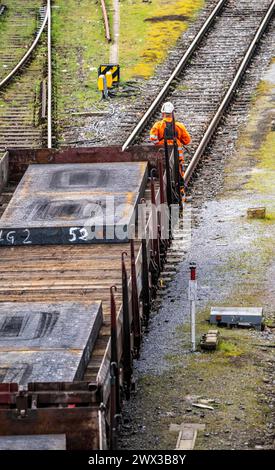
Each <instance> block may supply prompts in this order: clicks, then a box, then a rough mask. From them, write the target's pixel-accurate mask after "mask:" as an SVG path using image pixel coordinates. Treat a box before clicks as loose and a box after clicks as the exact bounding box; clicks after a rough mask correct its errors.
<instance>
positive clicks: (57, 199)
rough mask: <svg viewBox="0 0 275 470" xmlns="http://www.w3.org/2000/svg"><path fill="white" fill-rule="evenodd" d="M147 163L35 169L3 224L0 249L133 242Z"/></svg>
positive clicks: (31, 169) (0, 222) (29, 172)
mask: <svg viewBox="0 0 275 470" xmlns="http://www.w3.org/2000/svg"><path fill="white" fill-rule="evenodd" d="M146 183H147V163H146V162H125V163H101V164H99V163H94V164H93V163H91V164H67V165H30V166H29V168H28V170H27V171H26V173H25V175H24V177H23V179H22V181H21V182H20V184H19V185H18V187H17V190H16V191H15V193H14V196H13V198H12V200H11V201H10V203H9V205H8V207H7V209H6V210H5V212H4V214H3V216H2V218H1V220H0V245H4V246H12V245H31V244H54V243H58V244H78V243H82V244H83V243H103V242H105V243H106V242H110V243H113V242H127V241H128V240H129V228H130V227H131V226H132V225H133V224H134V222H135V208H136V206H137V203H138V201H139V200H140V198H141V197H142V196H143V192H144V190H145V186H146Z"/></svg>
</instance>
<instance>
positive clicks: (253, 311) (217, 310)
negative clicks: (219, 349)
mask: <svg viewBox="0 0 275 470" xmlns="http://www.w3.org/2000/svg"><path fill="white" fill-rule="evenodd" d="M210 323H211V324H215V325H226V326H236V327H252V328H256V329H258V330H260V329H261V328H262V325H263V309H262V308H261V307H254V308H253V307H212V308H211V314H210Z"/></svg>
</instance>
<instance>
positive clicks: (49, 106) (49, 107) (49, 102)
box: [47, 0, 52, 149]
mask: <svg viewBox="0 0 275 470" xmlns="http://www.w3.org/2000/svg"><path fill="white" fill-rule="evenodd" d="M47 11H48V83H47V85H48V93H47V94H48V99H47V119H48V126H47V142H48V148H49V149H51V148H52V40H51V0H47Z"/></svg>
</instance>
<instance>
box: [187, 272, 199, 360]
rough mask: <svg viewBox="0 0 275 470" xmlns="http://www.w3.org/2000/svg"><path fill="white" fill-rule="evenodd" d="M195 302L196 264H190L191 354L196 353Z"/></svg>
mask: <svg viewBox="0 0 275 470" xmlns="http://www.w3.org/2000/svg"><path fill="white" fill-rule="evenodd" d="M196 300H197V280H196V263H190V281H189V301H190V317H191V344H192V352H195V351H196Z"/></svg>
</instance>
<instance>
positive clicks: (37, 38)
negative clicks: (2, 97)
mask: <svg viewBox="0 0 275 470" xmlns="http://www.w3.org/2000/svg"><path fill="white" fill-rule="evenodd" d="M48 4H49V2H48ZM48 15H49V7H47V10H46V14H45V18H44V21H43V23H42V25H41V27H40V29H39V31H38V33H37V35H36V38H35V40H34V41H33V43H32V45H31V46H30V48H29V49H28V51H27V52H26V54H25V55H24V56H23V57H22V59H21V60H20V61H19V62H18V64H17V65H16V66H15V67H14V69H13V70H12V71H11V72H10V73H9V74H8V75H7V76H6V77H5V78H4V79H3V80H2V81H1V82H0V89H1V88H3V86H4V85H6V84H7V83H8V82H9V80H11V79H12V78H13V77H14V75H15V74H16V73H17V72H18V71H19V70H20V69H21V67H22V66H23V65H24V64H25V62H26V61H27V60H28V58H29V57H30V55H31V53H32V52H33V50H34V49H35V47H36V46H37V43H38V41H39V39H40V37H41V35H42V33H43V31H44V29H45V26H46V23H47V21H48Z"/></svg>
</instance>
